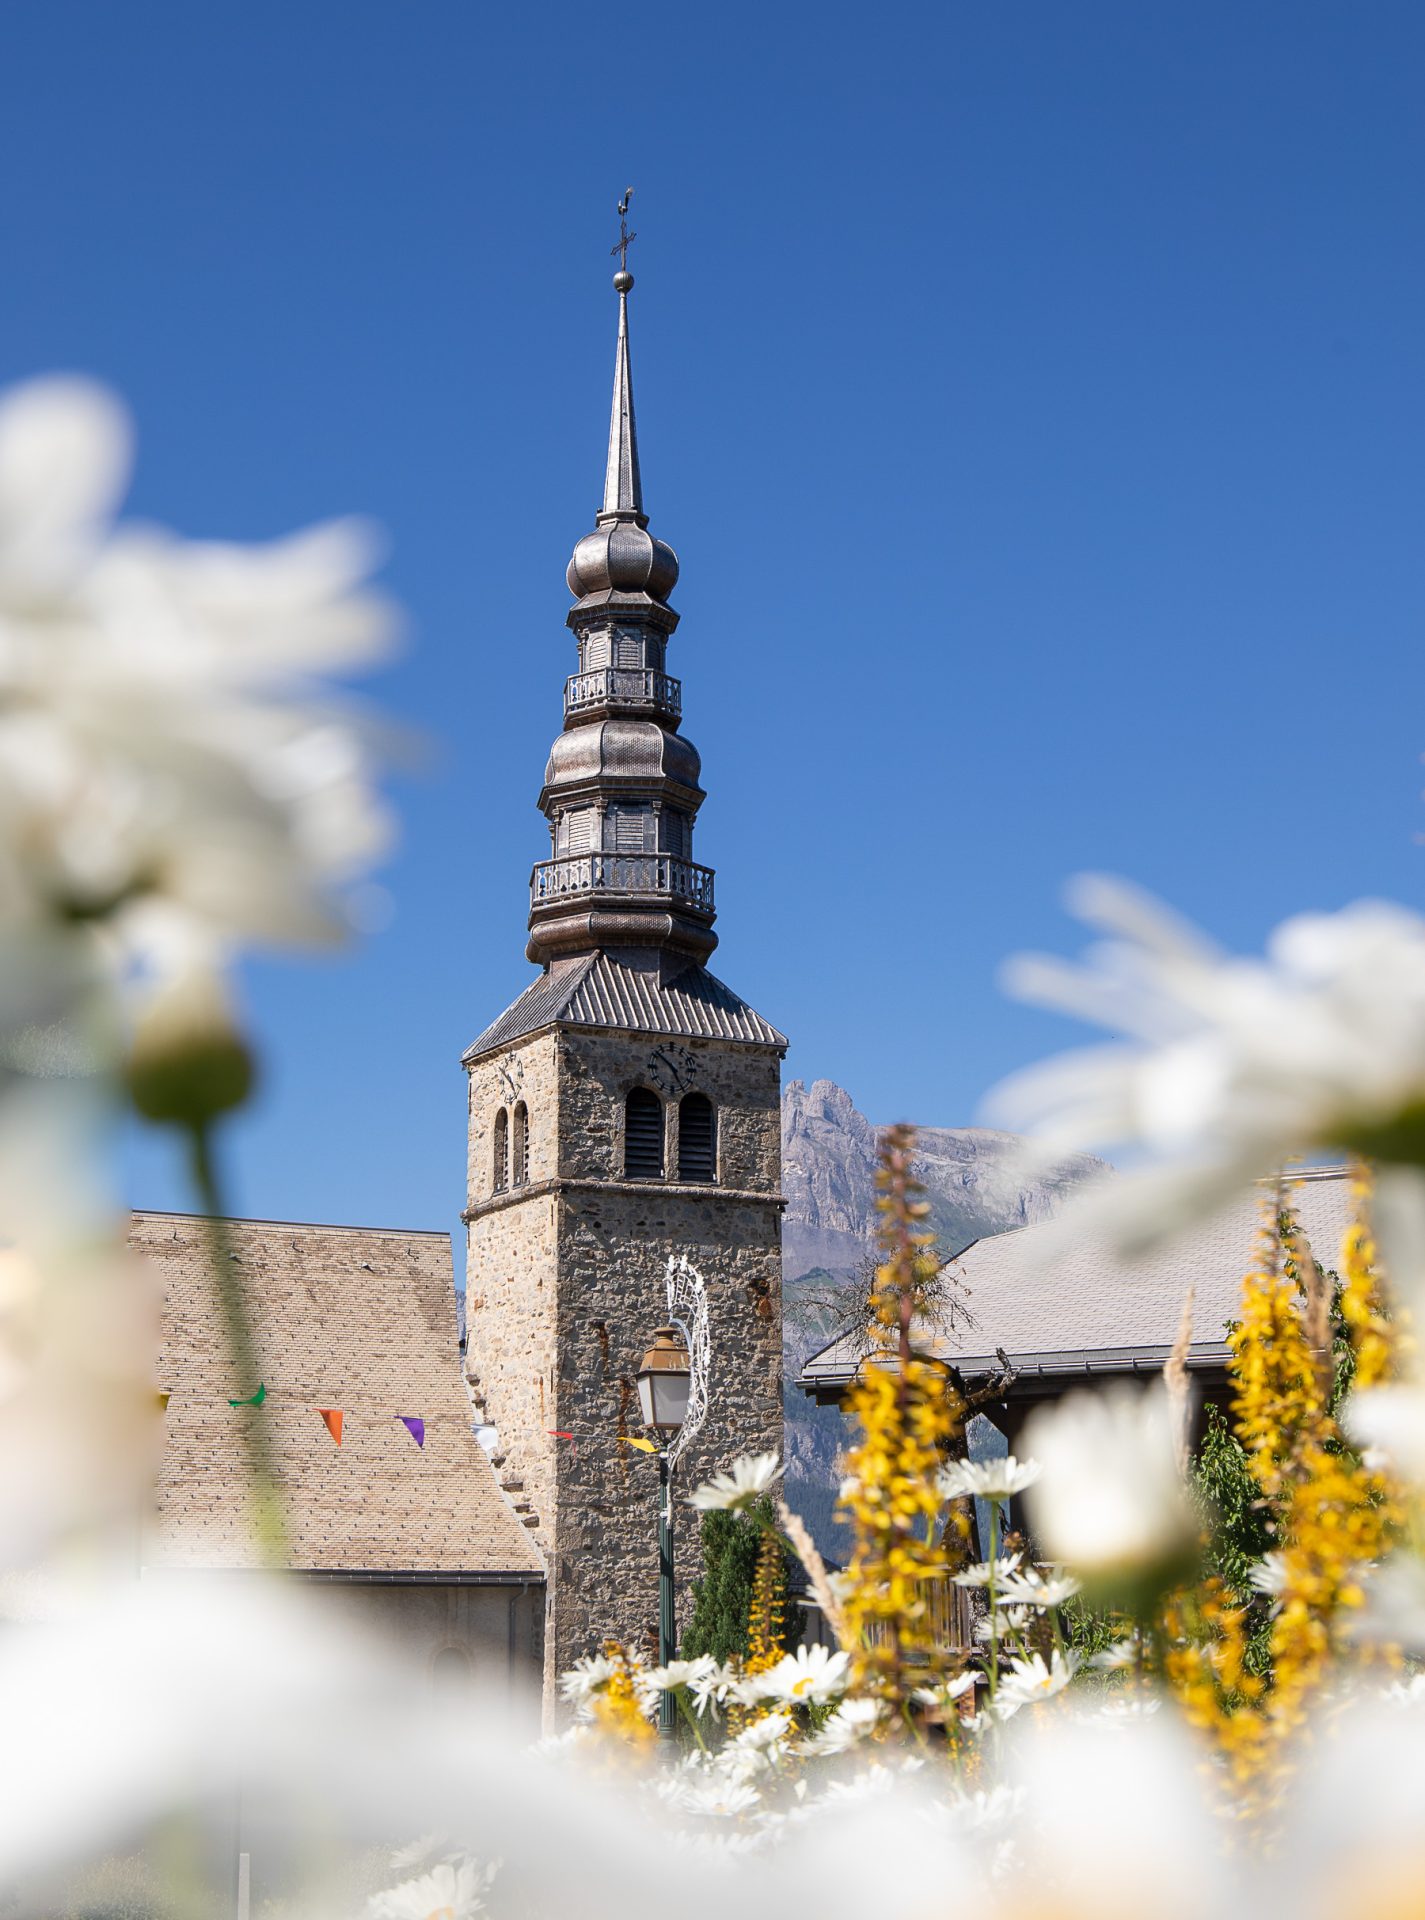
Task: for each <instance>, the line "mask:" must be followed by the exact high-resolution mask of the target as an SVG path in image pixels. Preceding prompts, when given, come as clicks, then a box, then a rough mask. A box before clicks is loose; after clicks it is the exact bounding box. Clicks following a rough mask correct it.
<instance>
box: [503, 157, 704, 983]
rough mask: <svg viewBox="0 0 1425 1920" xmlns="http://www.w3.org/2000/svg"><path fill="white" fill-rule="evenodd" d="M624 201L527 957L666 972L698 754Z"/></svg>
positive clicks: (699, 896) (686, 895) (695, 957)
mask: <svg viewBox="0 0 1425 1920" xmlns="http://www.w3.org/2000/svg"><path fill="white" fill-rule="evenodd" d="M627 213H628V194H627V193H625V195H624V197H623V199H622V200H621V201H620V202H619V229H620V231H619V242H618V245H617V246H616V247H615V248H614V252H615V253H616V254H618V255H619V256H620V261H619V270H618V272H617V273H616V274H615V275H614V291H615V292H616V293H617V294H618V299H619V325H618V347H617V351H616V354H615V359H614V398H613V411H612V413H611V414H610V417H609V446H608V459H607V461H606V463H605V468H604V504H603V506H602V507H601V508H600V510H599V512H598V514H597V515H596V516H595V524H594V531H593V532H592V533H586V534H585V535H584V538H583V539H582V540H581V541H580V542H579V544H578V546H577V547H575V549H574V557H573V559H572V560H571V561H570V562H569V571H568V580H569V591H570V592H571V593H572V594H573V595H574V596H575V604H574V606H573V607H572V608H571V609H570V611H569V614H568V624H569V626H570V628H571V629H572V630H573V633H574V637H575V639H576V641H577V642H578V647H579V660H578V670H577V672H575V673H572V674H571V675H570V676H569V678H568V680H567V681H566V682H565V686H564V729H563V731H562V733H561V734H560V735H559V738H558V739H557V740H556V741H555V742H554V745H553V747H552V748H551V749H550V753H549V760H548V764H547V765H546V767H545V770H544V786H543V789H542V790H541V793H540V796H539V805H540V811H541V812H542V813H543V814H544V816H545V818H546V820H547V821H548V822H549V828H550V840H551V845H550V856H551V857H550V858H549V859H547V860H541V861H540V862H539V863H538V864H537V866H536V867H535V869H534V873H533V875H532V877H531V883H530V916H529V929H530V939H529V946H528V948H527V952H528V954H529V957H530V959H531V960H535V961H538V962H539V963H540V964H541V965H544V966H548V965H551V964H553V963H556V962H561V963H562V962H563V961H565V960H569V959H573V958H575V957H577V956H582V955H585V954H589V953H596V952H603V953H606V954H616V955H621V956H622V957H623V958H624V960H625V961H627V962H629V963H630V964H631V963H632V961H633V959H634V958H635V957H637V959H638V964H640V965H642V966H648V965H656V966H657V967H658V968H659V970H660V972H661V971H663V970H665V969H666V968H671V969H673V970H674V971H676V970H677V969H678V968H685V967H686V966H687V965H688V963H689V962H690V961H693V962H700V961H702V960H705V959H706V958H707V956H708V955H709V954H710V953H711V952H712V950H713V948H714V947H715V946H716V945H717V935H716V934H715V933H714V932H713V930H712V928H713V920H714V917H715V915H714V911H713V875H712V872H711V870H710V869H709V868H707V867H703V866H699V865H698V864H697V863H696V862H695V861H694V859H693V830H694V825H695V822H696V820H697V814H698V809H699V807H700V806H701V805H702V803H703V799H704V794H703V789H702V783H701V763H700V761H699V759H698V750H697V748H696V747H695V746H694V745H693V744H692V742H691V741H690V740H689V739H688V738H687V736H686V735H685V734H684V733H683V732H682V731H681V730H680V716H681V713H682V689H681V688H680V686H679V684H678V682H677V680H675V679H674V678H673V676H672V675H671V674H670V673H669V672H668V667H667V658H666V654H667V646H668V640H669V637H670V635H671V634H672V633H673V630H674V628H675V627H676V626H677V624H678V616H677V614H676V613H675V612H674V611H673V609H672V607H670V606H669V604H668V595H669V594H670V593H671V592H672V591H673V588H674V586H675V585H676V584H677V580H678V558H677V555H676V554H675V553H674V552H673V549H672V548H671V547H670V546H669V545H668V544H667V543H666V541H663V540H658V539H655V538H654V536H653V535H652V534H651V533H649V531H648V516H647V514H645V512H644V511H643V491H642V480H641V476H640V474H639V467H638V430H637V427H636V426H635V423H634V415H633V370H632V366H631V362H630V358H629V345H628V296H629V293H630V291H631V289H632V287H633V275H632V274H631V273H630V272H629V270H628V263H627V255H628V247H629V243H630V242H631V241H632V239H633V238H634V236H633V235H632V234H631V233H630V232H629V231H628V223H627V218H626V216H627Z"/></svg>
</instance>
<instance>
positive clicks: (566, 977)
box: [464, 953, 787, 1061]
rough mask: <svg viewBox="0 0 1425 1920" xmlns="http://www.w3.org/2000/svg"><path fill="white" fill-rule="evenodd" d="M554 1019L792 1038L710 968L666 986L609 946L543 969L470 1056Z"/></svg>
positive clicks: (711, 1035)
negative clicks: (549, 969)
mask: <svg viewBox="0 0 1425 1920" xmlns="http://www.w3.org/2000/svg"><path fill="white" fill-rule="evenodd" d="M550 1026H567V1027H617V1028H619V1029H620V1030H621V1031H625V1032H632V1033H659V1034H674V1035H677V1036H679V1037H686V1038H691V1039H695V1040H744V1041H748V1042H750V1043H752V1044H755V1045H757V1046H764V1047H785V1046H786V1044H787V1041H786V1037H785V1035H783V1034H780V1033H778V1031H777V1029H776V1028H775V1027H774V1026H773V1025H772V1024H771V1022H770V1021H767V1020H764V1019H763V1018H762V1016H761V1014H760V1013H754V1012H753V1011H752V1009H751V1007H749V1006H748V1005H747V1002H746V1001H745V1000H740V999H739V998H738V996H737V995H736V994H735V993H734V992H733V991H732V989H731V987H725V986H724V985H723V983H722V981H721V980H716V979H714V978H713V976H712V974H710V973H709V972H708V971H707V969H706V967H700V966H696V965H692V966H689V967H687V968H685V969H684V971H683V972H682V973H680V974H678V975H677V976H676V977H675V978H674V979H672V980H670V981H669V982H668V983H667V984H666V985H664V986H660V985H659V983H658V976H657V975H656V974H655V973H647V972H644V971H643V970H642V969H640V968H637V967H627V966H624V965H623V964H622V963H621V962H619V961H617V960H615V959H613V958H612V957H611V956H610V955H609V954H607V953H591V954H588V955H587V956H586V957H585V958H584V959H582V960H580V961H578V962H577V964H576V965H574V966H572V967H569V968H567V969H564V970H562V971H560V972H558V973H554V972H550V973H543V974H541V975H540V977H539V978H538V979H537V980H536V981H535V982H534V983H533V985H532V986H530V987H528V988H526V990H525V991H524V992H523V993H522V994H521V995H520V997H519V999H518V1000H516V1001H515V1003H514V1005H513V1006H512V1007H507V1008H506V1010H505V1011H504V1012H503V1013H502V1014H501V1015H500V1017H499V1019H498V1020H496V1021H495V1022H494V1023H493V1024H492V1025H491V1026H488V1027H486V1029H485V1031H484V1032H483V1033H482V1034H481V1035H480V1037H479V1039H478V1040H476V1041H475V1042H474V1044H473V1045H472V1046H470V1047H468V1048H467V1049H466V1052H465V1055H464V1057H465V1059H466V1060H467V1061H469V1060H475V1059H478V1058H479V1056H480V1055H481V1054H482V1053H489V1052H490V1051H491V1050H492V1049H493V1048H495V1047H504V1046H508V1045H509V1044H510V1042H511V1041H514V1040H521V1039H523V1038H524V1036H525V1035H526V1034H528V1033H537V1032H538V1031H539V1030H540V1028H541V1027H550Z"/></svg>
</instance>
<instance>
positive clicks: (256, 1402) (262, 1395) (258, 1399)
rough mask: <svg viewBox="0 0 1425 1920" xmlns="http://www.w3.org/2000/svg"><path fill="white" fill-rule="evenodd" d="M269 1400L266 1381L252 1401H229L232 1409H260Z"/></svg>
mask: <svg viewBox="0 0 1425 1920" xmlns="http://www.w3.org/2000/svg"><path fill="white" fill-rule="evenodd" d="M266 1398H267V1383H266V1381H264V1382H263V1383H262V1385H261V1386H260V1387H259V1388H258V1389H257V1392H256V1393H255V1394H253V1396H252V1398H251V1399H250V1400H229V1402H228V1405H229V1406H230V1407H260V1406H261V1405H262V1403H263V1401H264V1400H265V1399H266Z"/></svg>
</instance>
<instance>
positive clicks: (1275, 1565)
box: [1247, 1553, 1287, 1596]
mask: <svg viewBox="0 0 1425 1920" xmlns="http://www.w3.org/2000/svg"><path fill="white" fill-rule="evenodd" d="M1247 1580H1248V1583H1249V1584H1250V1585H1251V1587H1252V1588H1253V1589H1254V1590H1255V1591H1256V1592H1257V1593H1270V1594H1272V1595H1273V1596H1275V1595H1277V1594H1279V1593H1281V1592H1283V1591H1284V1589H1285V1587H1286V1583H1287V1565H1286V1559H1285V1557H1284V1556H1283V1555H1282V1554H1280V1553H1264V1554H1263V1555H1262V1557H1261V1559H1260V1560H1259V1561H1258V1562H1257V1564H1256V1566H1254V1567H1253V1568H1252V1569H1251V1571H1250V1572H1249V1573H1248V1575H1247Z"/></svg>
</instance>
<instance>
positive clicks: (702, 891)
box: [529, 853, 713, 913]
mask: <svg viewBox="0 0 1425 1920" xmlns="http://www.w3.org/2000/svg"><path fill="white" fill-rule="evenodd" d="M529 890H530V899H531V902H532V903H533V905H535V906H540V905H541V904H542V903H543V902H545V901H547V900H559V899H562V898H564V897H565V896H566V895H569V894H587V893H622V894H628V893H661V894H667V895H669V896H671V897H672V898H673V899H674V900H680V901H684V902H686V904H687V905H688V906H690V907H699V908H701V909H703V910H704V911H705V912H707V913H711V912H712V911H713V872H712V868H711V867H699V866H696V865H694V863H693V862H692V861H691V860H680V859H678V858H677V856H676V855H675V854H671V853H566V854H562V855H561V856H560V857H559V858H558V859H557V860H541V861H540V862H539V864H538V866H537V867H536V868H535V870H534V872H533V874H532V875H531V877H530V888H529Z"/></svg>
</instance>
